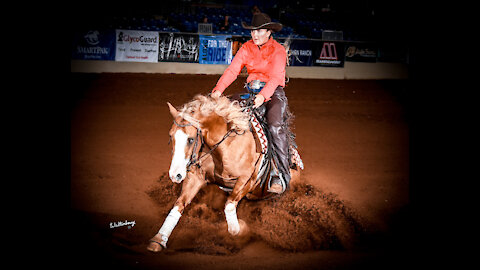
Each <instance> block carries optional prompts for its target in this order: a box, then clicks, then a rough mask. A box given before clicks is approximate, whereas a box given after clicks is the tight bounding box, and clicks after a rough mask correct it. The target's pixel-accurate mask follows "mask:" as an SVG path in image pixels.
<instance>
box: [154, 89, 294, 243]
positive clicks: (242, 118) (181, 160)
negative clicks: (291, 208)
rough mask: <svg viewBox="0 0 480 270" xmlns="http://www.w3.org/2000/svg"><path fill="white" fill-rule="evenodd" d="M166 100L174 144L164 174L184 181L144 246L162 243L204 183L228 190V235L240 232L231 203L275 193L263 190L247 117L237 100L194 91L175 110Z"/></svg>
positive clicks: (258, 163) (255, 149) (176, 180)
mask: <svg viewBox="0 0 480 270" xmlns="http://www.w3.org/2000/svg"><path fill="white" fill-rule="evenodd" d="M168 106H169V109H170V113H171V115H172V117H173V124H172V127H171V129H170V132H169V134H170V142H171V144H172V147H173V157H172V162H171V165H170V169H169V176H170V179H171V180H172V181H173V182H174V183H181V182H182V181H183V185H182V191H181V194H180V197H179V198H178V199H177V201H176V202H175V204H174V207H173V208H172V209H171V211H170V213H169V214H168V216H167V218H166V219H165V221H164V223H163V225H162V227H161V228H160V230H159V231H158V233H157V234H156V235H155V236H154V237H153V238H152V239H150V244H149V245H148V247H147V249H148V250H150V251H153V252H158V251H161V250H162V249H164V248H166V245H167V241H168V238H169V236H170V234H171V233H172V231H173V229H174V228H175V226H176V225H177V222H178V220H179V219H180V217H181V215H182V213H183V211H184V209H185V207H186V206H187V205H188V204H190V202H191V201H192V200H193V198H194V197H195V196H196V194H197V193H198V191H199V190H200V189H201V188H203V187H205V186H206V185H207V184H217V185H219V186H220V187H221V188H222V189H223V190H229V191H230V194H229V196H228V198H227V201H226V204H225V210H224V212H225V218H226V221H227V225H228V232H229V233H230V234H232V235H237V234H239V232H240V229H241V228H240V224H239V221H238V219H237V213H236V208H237V205H238V203H239V201H240V200H241V199H242V198H243V197H245V196H246V197H247V198H248V199H262V198H266V197H269V196H273V195H276V194H272V193H270V192H268V191H267V188H266V186H267V184H266V183H265V181H263V182H262V181H260V180H259V173H260V172H259V170H260V165H261V164H260V163H262V162H259V161H260V160H261V159H262V158H263V157H264V155H265V153H263V152H262V151H261V150H259V147H258V144H257V143H258V138H256V135H255V133H254V132H252V130H251V129H250V123H249V121H250V118H249V116H248V114H246V113H245V112H244V109H243V108H241V107H240V106H239V103H238V101H231V100H229V99H228V98H227V97H224V96H222V97H220V98H218V99H214V98H211V97H207V96H202V95H197V96H196V97H195V98H194V99H193V100H192V101H191V102H189V103H187V104H185V105H184V106H183V108H182V109H180V110H177V109H176V108H174V107H173V106H172V105H171V104H170V103H168ZM256 140H257V141H256ZM302 166H303V165H302ZM292 170H293V169H291V175H292V181H293V180H294V177H293V176H294V172H293V171H292ZM297 170H298V168H297ZM269 173H270V172H268V174H269ZM296 174H297V175H298V172H297V173H296Z"/></svg>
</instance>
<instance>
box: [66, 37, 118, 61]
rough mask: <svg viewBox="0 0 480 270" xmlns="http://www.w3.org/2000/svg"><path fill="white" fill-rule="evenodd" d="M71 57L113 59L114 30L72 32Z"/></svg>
mask: <svg viewBox="0 0 480 270" xmlns="http://www.w3.org/2000/svg"><path fill="white" fill-rule="evenodd" d="M72 59H81V60H115V32H114V31H113V30H89V31H82V32H76V33H74V35H73V39H72Z"/></svg>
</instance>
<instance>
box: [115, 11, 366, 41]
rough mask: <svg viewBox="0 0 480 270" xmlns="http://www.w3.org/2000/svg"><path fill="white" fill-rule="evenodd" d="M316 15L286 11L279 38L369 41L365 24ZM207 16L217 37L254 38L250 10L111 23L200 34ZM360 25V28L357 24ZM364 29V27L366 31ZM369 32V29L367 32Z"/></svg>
mask: <svg viewBox="0 0 480 270" xmlns="http://www.w3.org/2000/svg"><path fill="white" fill-rule="evenodd" d="M225 15H228V16H229V24H230V27H229V29H228V30H226V31H225V30H223V31H222V30H220V26H219V25H220V23H223V22H224V19H225ZM323 15H324V14H315V13H312V12H306V11H305V12H301V11H298V10H297V11H289V10H286V11H283V12H282V13H281V14H280V15H279V16H280V18H277V17H275V16H272V20H273V21H276V22H280V23H282V24H283V25H284V27H283V29H282V30H281V31H280V32H278V33H276V34H275V35H274V36H275V37H276V38H287V37H291V38H312V39H321V38H322V33H323V31H325V30H335V31H343V33H344V34H343V37H344V40H347V41H351V40H362V39H363V40H365V39H368V38H370V36H371V35H370V34H369V33H368V31H364V30H365V28H366V27H363V26H362V25H361V22H355V23H352V22H345V21H338V20H339V19H338V18H336V19H335V20H333V19H330V18H328V16H323ZM204 17H207V18H208V23H211V24H212V33H213V34H225V35H233V36H245V37H249V36H250V31H249V30H247V29H243V28H242V25H241V22H242V21H244V22H248V23H249V22H250V20H251V17H252V14H251V11H250V9H249V8H247V7H245V8H218V7H204V6H195V7H191V8H190V9H188V12H185V11H184V12H170V13H168V14H162V15H151V16H121V17H114V18H113V19H112V20H110V22H109V23H108V26H107V27H109V28H113V29H132V30H145V31H159V32H186V33H197V31H198V23H200V22H202V19H203V18H204ZM356 24H358V25H356ZM362 27H363V28H362ZM362 30H363V31H362ZM367 30H368V29H367Z"/></svg>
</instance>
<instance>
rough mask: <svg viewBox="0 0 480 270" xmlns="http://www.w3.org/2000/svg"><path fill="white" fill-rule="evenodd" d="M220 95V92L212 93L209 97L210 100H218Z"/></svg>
mask: <svg viewBox="0 0 480 270" xmlns="http://www.w3.org/2000/svg"><path fill="white" fill-rule="evenodd" d="M221 95H222V93H220V91H213V92H212V95H211V97H212V98H219V97H220V96H221Z"/></svg>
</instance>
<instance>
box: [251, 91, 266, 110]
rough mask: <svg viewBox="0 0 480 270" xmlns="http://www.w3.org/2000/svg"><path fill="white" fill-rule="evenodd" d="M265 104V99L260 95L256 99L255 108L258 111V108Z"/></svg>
mask: <svg viewBox="0 0 480 270" xmlns="http://www.w3.org/2000/svg"><path fill="white" fill-rule="evenodd" d="M263 102H265V97H264V96H262V95H260V94H258V95H257V96H256V97H255V101H254V102H253V108H254V109H256V108H258V107H260V106H262V104H263Z"/></svg>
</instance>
